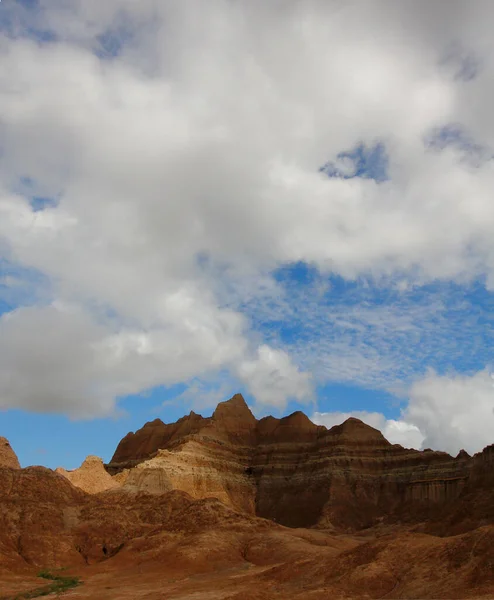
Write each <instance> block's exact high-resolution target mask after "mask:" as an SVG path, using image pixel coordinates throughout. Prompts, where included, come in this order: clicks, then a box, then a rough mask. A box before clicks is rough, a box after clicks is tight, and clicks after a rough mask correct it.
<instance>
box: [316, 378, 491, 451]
mask: <svg viewBox="0 0 494 600" xmlns="http://www.w3.org/2000/svg"><path fill="white" fill-rule="evenodd" d="M349 417H356V418H358V419H360V420H361V421H364V423H367V424H368V425H370V426H371V427H375V428H376V429H379V430H380V431H381V432H382V433H383V435H384V437H386V438H387V439H388V440H389V441H390V442H392V443H394V444H401V445H402V446H407V447H411V448H417V449H423V448H432V449H433V450H443V451H446V452H449V453H450V454H452V455H456V454H457V453H458V452H459V451H460V450H461V449H464V450H466V451H467V452H469V453H470V454H473V453H475V452H480V451H481V450H482V449H483V448H485V446H487V445H489V444H492V431H493V428H494V376H493V375H492V373H490V372H489V371H487V370H483V371H479V372H478V373H475V374H473V375H462V374H450V375H438V374H437V373H435V372H434V371H432V370H431V371H430V372H429V373H428V375H427V376H425V377H423V378H421V379H418V380H417V381H415V383H414V384H413V385H412V386H411V387H410V389H409V390H408V404H407V406H406V408H405V409H404V410H403V411H402V414H401V418H400V419H399V420H394V419H387V418H386V417H385V416H384V415H383V414H381V413H377V412H367V411H352V412H348V413H343V412H326V413H321V412H315V413H314V414H313V416H312V420H313V421H314V423H318V424H320V425H325V426H326V427H332V426H333V425H339V424H340V423H342V422H343V421H345V420H346V419H348V418H349Z"/></svg>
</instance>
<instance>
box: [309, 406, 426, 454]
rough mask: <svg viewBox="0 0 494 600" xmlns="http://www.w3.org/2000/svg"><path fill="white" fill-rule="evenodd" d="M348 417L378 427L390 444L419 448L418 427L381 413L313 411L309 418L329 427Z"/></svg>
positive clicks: (420, 441)
mask: <svg viewBox="0 0 494 600" xmlns="http://www.w3.org/2000/svg"><path fill="white" fill-rule="evenodd" d="M350 417H354V418H356V419H360V420H361V421H363V422H364V423H366V424H367V425H370V426H371V427H374V429H379V430H380V431H381V433H382V434H383V435H384V437H385V438H386V439H387V440H388V441H389V442H391V443H392V444H400V445H401V446H403V447H404V448H416V449H420V448H421V447H422V443H423V440H424V436H423V435H422V433H421V431H420V430H419V428H418V427H417V426H415V425H412V424H410V423H406V422H405V421H401V420H400V421H396V420H394V419H387V418H386V417H385V416H384V415H383V414H382V413H377V412H368V411H365V410H354V411H351V412H315V413H314V414H313V415H312V417H311V420H312V421H313V422H314V423H316V424H317V425H324V426H325V427H328V428H331V427H334V425H340V424H341V423H343V422H344V421H346V420H347V419H349V418H350Z"/></svg>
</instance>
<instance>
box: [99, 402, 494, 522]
mask: <svg viewBox="0 0 494 600" xmlns="http://www.w3.org/2000/svg"><path fill="white" fill-rule="evenodd" d="M493 465H494V463H493V456H492V451H491V450H486V451H485V452H484V453H482V454H481V455H476V456H475V457H473V458H470V457H469V456H468V454H466V453H465V452H462V453H460V454H459V455H458V456H457V457H456V458H453V457H451V456H449V455H448V454H446V453H444V452H432V451H425V452H420V451H417V450H411V449H406V448H402V447H401V446H399V445H396V444H395V445H393V444H390V443H389V442H388V441H387V440H386V439H385V438H384V437H383V436H382V434H381V433H380V432H379V431H377V430H376V429H373V428H372V427H369V426H368V425H365V424H364V423H362V422H361V421H359V420H358V419H353V418H351V419H348V420H347V421H345V423H343V424H342V425H338V426H336V427H333V428H332V429H329V430H328V429H326V428H325V427H323V426H318V425H314V424H313V423H312V422H311V421H310V420H309V419H308V418H307V417H306V416H305V415H304V414H303V413H301V412H296V413H293V414H292V415H290V416H288V417H284V418H282V419H276V418H274V417H265V418H263V419H260V420H256V419H255V417H254V416H253V415H252V413H251V412H250V410H249V408H248V407H247V405H246V403H245V401H244V399H243V398H242V396H241V395H239V394H237V395H236V396H234V397H233V398H232V399H231V400H229V401H227V402H223V403H221V404H219V405H218V407H217V409H216V410H215V412H214V414H213V415H212V417H210V418H203V417H201V416H200V415H197V414H195V413H193V412H192V413H190V415H188V416H186V417H183V418H182V419H180V420H179V421H177V422H176V423H172V424H165V423H163V422H162V421H161V420H160V419H156V420H155V421H152V422H150V423H147V424H146V425H144V427H143V428H142V429H140V430H138V431H136V432H135V433H129V434H127V435H126V436H125V437H124V438H123V439H122V441H121V442H120V443H119V445H118V447H117V449H116V451H115V454H114V456H113V458H112V459H111V461H110V463H109V464H108V465H107V470H108V472H109V473H111V474H113V475H115V474H118V473H120V472H122V471H123V470H124V469H126V470H129V469H130V471H129V475H128V477H127V479H126V482H125V484H124V489H127V490H128V491H134V492H137V491H147V492H151V493H163V492H166V491H170V490H173V489H177V490H182V491H185V492H187V493H188V494H190V495H191V496H192V497H194V498H197V499H199V498H204V497H208V496H213V497H216V498H218V499H219V500H221V501H222V502H224V503H225V504H227V505H228V506H230V507H232V508H234V509H236V510H240V511H244V512H247V513H248V514H251V515H257V516H260V517H264V518H268V519H271V520H273V521H275V522H277V523H281V524H283V525H287V526H290V527H309V526H314V525H318V526H320V527H331V526H335V527H338V528H340V529H341V528H343V529H347V530H357V529H361V528H364V527H369V526H372V525H373V524H376V523H379V522H381V521H382V520H383V519H385V520H386V521H388V522H393V521H397V520H401V521H403V520H408V521H420V520H423V519H429V520H430V519H434V518H435V515H444V511H445V510H449V508H450V507H451V506H452V504H454V503H455V502H456V501H457V500H458V498H460V497H461V496H462V494H463V495H464V494H466V493H467V492H468V490H469V489H470V488H471V487H472V485H474V487H475V485H476V487H478V486H479V485H480V486H482V485H483V484H484V482H485V473H486V472H490V470H491V468H492V466H493ZM475 482H477V483H476V484H475Z"/></svg>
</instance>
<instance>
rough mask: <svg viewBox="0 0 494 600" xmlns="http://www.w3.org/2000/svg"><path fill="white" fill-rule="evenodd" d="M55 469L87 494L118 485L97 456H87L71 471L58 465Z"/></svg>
mask: <svg viewBox="0 0 494 600" xmlns="http://www.w3.org/2000/svg"><path fill="white" fill-rule="evenodd" d="M56 471H57V473H60V475H63V476H64V477H66V478H67V479H68V480H69V481H70V482H71V483H72V485H75V486H76V487H78V488H81V490H84V491H85V492H87V493H88V494H97V493H99V492H104V491H105V490H111V489H115V488H117V487H119V486H120V482H119V481H118V480H116V479H114V478H113V477H112V476H111V475H109V474H108V472H107V471H106V470H105V467H104V465H103V461H102V460H101V458H99V457H98V456H88V457H87V458H86V460H85V461H84V462H83V463H82V465H81V466H80V467H79V468H78V469H74V470H73V471H66V470H65V469H62V468H60V467H59V468H58V469H56Z"/></svg>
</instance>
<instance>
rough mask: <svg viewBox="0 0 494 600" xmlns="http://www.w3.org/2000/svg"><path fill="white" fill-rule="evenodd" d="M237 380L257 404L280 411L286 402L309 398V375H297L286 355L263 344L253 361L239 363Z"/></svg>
mask: <svg viewBox="0 0 494 600" xmlns="http://www.w3.org/2000/svg"><path fill="white" fill-rule="evenodd" d="M238 377H239V379H240V380H241V381H242V382H243V383H244V385H246V386H247V388H248V389H249V391H250V392H251V393H252V394H253V396H254V397H255V398H256V399H257V401H258V402H259V403H261V404H268V405H270V406H276V407H278V408H284V407H285V405H286V401H287V399H292V400H297V401H298V402H302V403H306V402H309V401H310V400H311V399H312V392H313V391H312V386H311V381H310V376H309V374H308V373H302V372H300V371H299V369H298V368H297V367H296V366H294V365H293V363H292V361H291V360H290V357H289V356H288V354H287V353H286V352H284V351H283V350H275V349H273V348H270V347H269V346H266V345H264V344H263V345H261V346H259V348H258V353H257V357H256V358H255V359H253V360H245V361H243V362H241V363H240V364H239V366H238Z"/></svg>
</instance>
